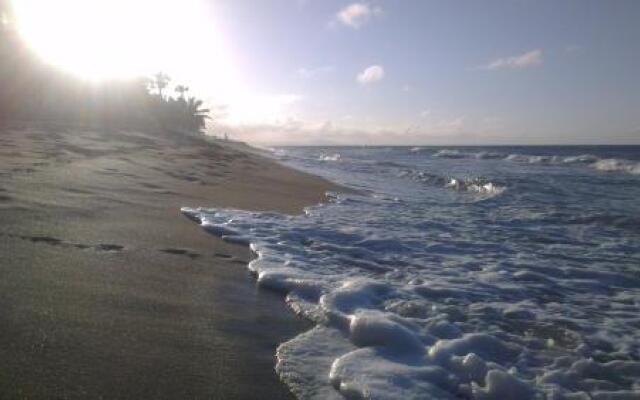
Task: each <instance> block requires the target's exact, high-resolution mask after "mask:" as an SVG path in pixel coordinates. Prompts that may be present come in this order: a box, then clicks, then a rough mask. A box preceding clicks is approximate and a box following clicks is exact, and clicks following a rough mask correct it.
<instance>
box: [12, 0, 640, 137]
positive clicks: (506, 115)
mask: <svg viewBox="0 0 640 400" xmlns="http://www.w3.org/2000/svg"><path fill="white" fill-rule="evenodd" d="M14 3H15V4H17V5H19V7H21V8H22V9H24V10H23V11H24V13H23V14H24V15H25V18H23V19H24V21H26V22H25V23H24V24H23V25H24V26H25V27H27V28H29V29H31V31H29V29H26V28H25V29H24V31H25V32H26V35H27V36H29V37H30V38H31V42H32V43H34V47H36V48H40V50H41V54H43V55H45V57H47V58H49V59H50V60H57V64H58V65H60V66H63V67H65V68H70V69H73V68H76V69H78V70H80V71H81V72H83V71H84V72H85V73H88V72H91V74H90V75H91V76H93V77H101V76H108V73H116V72H117V73H118V74H121V73H132V72H134V71H135V72H136V73H141V72H143V67H144V68H147V69H149V68H158V69H164V70H165V71H166V72H168V73H169V74H170V75H171V76H172V77H174V82H180V83H186V84H188V85H189V86H190V87H191V93H193V94H196V95H198V96H199V97H202V98H204V99H206V101H207V102H208V103H209V105H210V106H211V107H212V109H213V110H214V116H215V118H214V121H213V123H212V124H210V126H209V132H210V133H211V134H215V135H224V134H228V135H229V136H230V137H232V138H235V139H239V140H244V141H248V142H251V143H257V144H266V145H283V144H296V145H351V144H353V145H388V144H390V145H429V144H433V145H448V144H459V145H482V144H603V143H612V144H629V143H636V144H640V22H639V21H640V1H638V0H611V1H605V0H597V1H596V0H502V1H497V0H495V1H492V0H483V1H478V0H456V1H450V0H375V1H374V0H371V1H362V2H350V1H337V0H260V1H250V0H135V1H130V0H101V1H98V0H93V2H92V3H89V2H87V1H86V0H58V1H56V2H50V1H49V0H15V1H14ZM47 4H49V5H51V4H55V7H53V6H50V7H49V9H46V10H45V9H43V7H47ZM88 4H91V6H89V5H88ZM134 5H135V7H134ZM65 7H66V8H65ZM134 11H135V12H138V14H139V15H138V14H135V12H134ZM154 13H155V14H154ZM141 19H144V20H146V21H148V26H146V27H144V28H142V27H140V22H139V21H140V20H141ZM52 24H55V25H52ZM114 26H115V27H116V28H115V30H114V28H113V27H114ZM152 28H153V29H152ZM96 44H99V45H96ZM38 46H39V47H38ZM92 51H93V52H94V53H93V54H91V53H90V52H92ZM150 66H151V67H150ZM144 72H147V73H150V72H152V71H151V70H149V71H146V70H145V71H144Z"/></svg>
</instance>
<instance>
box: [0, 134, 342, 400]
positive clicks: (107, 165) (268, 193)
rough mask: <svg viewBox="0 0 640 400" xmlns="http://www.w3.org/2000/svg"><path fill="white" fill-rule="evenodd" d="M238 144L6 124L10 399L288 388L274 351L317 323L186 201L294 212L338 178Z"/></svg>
mask: <svg viewBox="0 0 640 400" xmlns="http://www.w3.org/2000/svg"><path fill="white" fill-rule="evenodd" d="M237 147H238V146H235V147H231V146H227V145H225V144H224V143H221V142H212V141H206V140H204V139H203V138H200V137H194V136H188V135H177V134H166V133H156V134H150V133H139V132H122V131H106V130H104V129H95V128H81V127H73V128H70V127H65V126H58V127H54V126H52V124H39V125H38V124H33V123H30V124H14V125H12V126H8V127H4V128H0V160H2V161H1V165H2V169H0V178H1V180H0V221H1V222H2V223H1V225H0V236H1V237H2V239H1V240H0V255H1V259H2V262H0V309H1V312H0V326H2V329H0V359H1V360H2V362H1V364H0V398H2V399H13V398H21V399H23V398H24V399H45V398H65V399H75V398H83V399H85V398H87V399H90V398H104V399H115V398H118V399H139V398H156V399H161V398H167V399H176V398H180V399H205V398H207V399H208V398H225V399H252V398H269V399H280V398H283V399H285V398H291V397H292V396H291V394H290V393H289V391H288V389H287V388H286V387H285V386H284V385H283V384H282V383H281V382H280V381H279V379H278V377H277V375H276V374H275V372H274V368H273V367H274V364H275V359H274V354H275V349H276V347H277V345H278V344H279V343H281V342H283V341H285V340H287V339H289V338H291V337H293V336H295V335H296V334H298V333H300V332H301V331H303V330H305V329H306V328H308V327H309V326H310V324H309V323H308V322H305V321H303V320H301V319H300V318H297V317H296V316H295V315H294V314H293V313H291V312H289V311H288V310H287V309H286V306H285V303H284V302H283V301H282V296H281V295H278V294H276V293H273V292H269V291H265V290H262V289H259V288H257V287H256V286H255V284H254V280H253V279H252V278H251V277H250V275H249V273H248V272H247V269H246V264H247V263H248V262H249V261H250V260H251V258H252V254H251V251H250V250H249V249H248V248H247V247H246V246H240V245H232V244H228V243H225V242H223V241H222V240H220V239H218V238H216V237H214V236H212V235H209V234H207V233H206V232H204V231H203V230H202V229H200V228H199V227H198V226H197V225H196V224H194V223H193V222H191V221H189V220H188V219H187V218H185V217H184V216H183V215H182V214H181V212H180V207H182V206H194V207H197V206H215V207H234V208H240V209H247V210H261V211H265V210H268V211H278V212H283V213H292V214H295V213H300V212H301V211H302V209H303V207H305V206H307V205H312V204H315V203H318V202H320V201H321V200H323V198H324V193H325V192H326V191H327V190H335V189H336V186H335V185H333V184H331V183H330V182H328V181H326V180H323V179H320V178H317V177H314V176H312V175H308V174H305V173H302V172H297V171H295V170H292V169H289V168H286V167H284V166H281V165H279V164H277V163H275V162H273V161H270V160H268V159H266V158H263V157H260V156H258V155H254V154H251V153H249V152H244V151H241V150H238V149H237Z"/></svg>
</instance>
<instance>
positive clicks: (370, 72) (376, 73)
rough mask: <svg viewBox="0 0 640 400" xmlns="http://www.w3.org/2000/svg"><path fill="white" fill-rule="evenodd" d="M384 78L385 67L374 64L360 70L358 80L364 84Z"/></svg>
mask: <svg viewBox="0 0 640 400" xmlns="http://www.w3.org/2000/svg"><path fill="white" fill-rule="evenodd" d="M382 78H384V68H382V66H381V65H372V66H370V67H367V68H366V69H365V70H364V71H362V72H360V73H359V74H358V76H357V77H356V80H357V81H358V82H360V83H361V84H363V85H367V84H370V83H374V82H378V81H380V80H382Z"/></svg>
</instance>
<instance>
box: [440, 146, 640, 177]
mask: <svg viewBox="0 0 640 400" xmlns="http://www.w3.org/2000/svg"><path fill="white" fill-rule="evenodd" d="M433 157H437V158H449V159H478V160H486V159H489V160H504V161H511V162H517V163H522V164H539V165H554V166H557V165H586V166H589V167H591V168H594V169H596V170H598V171H604V172H623V173H629V174H633V175H640V162H638V161H631V160H624V159H617V158H610V159H602V158H600V157H598V156H595V155H593V154H580V155H576V156H565V155H531V154H520V153H512V154H505V153H498V152H491V151H477V152H473V151H470V152H469V151H461V150H457V149H443V150H439V151H437V152H436V153H434V154H433Z"/></svg>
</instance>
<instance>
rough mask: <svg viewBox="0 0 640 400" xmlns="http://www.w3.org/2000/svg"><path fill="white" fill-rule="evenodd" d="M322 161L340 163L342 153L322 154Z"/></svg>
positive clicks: (320, 158)
mask: <svg viewBox="0 0 640 400" xmlns="http://www.w3.org/2000/svg"><path fill="white" fill-rule="evenodd" d="M319 160H320V161H340V153H332V154H321V155H320V157H319Z"/></svg>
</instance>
